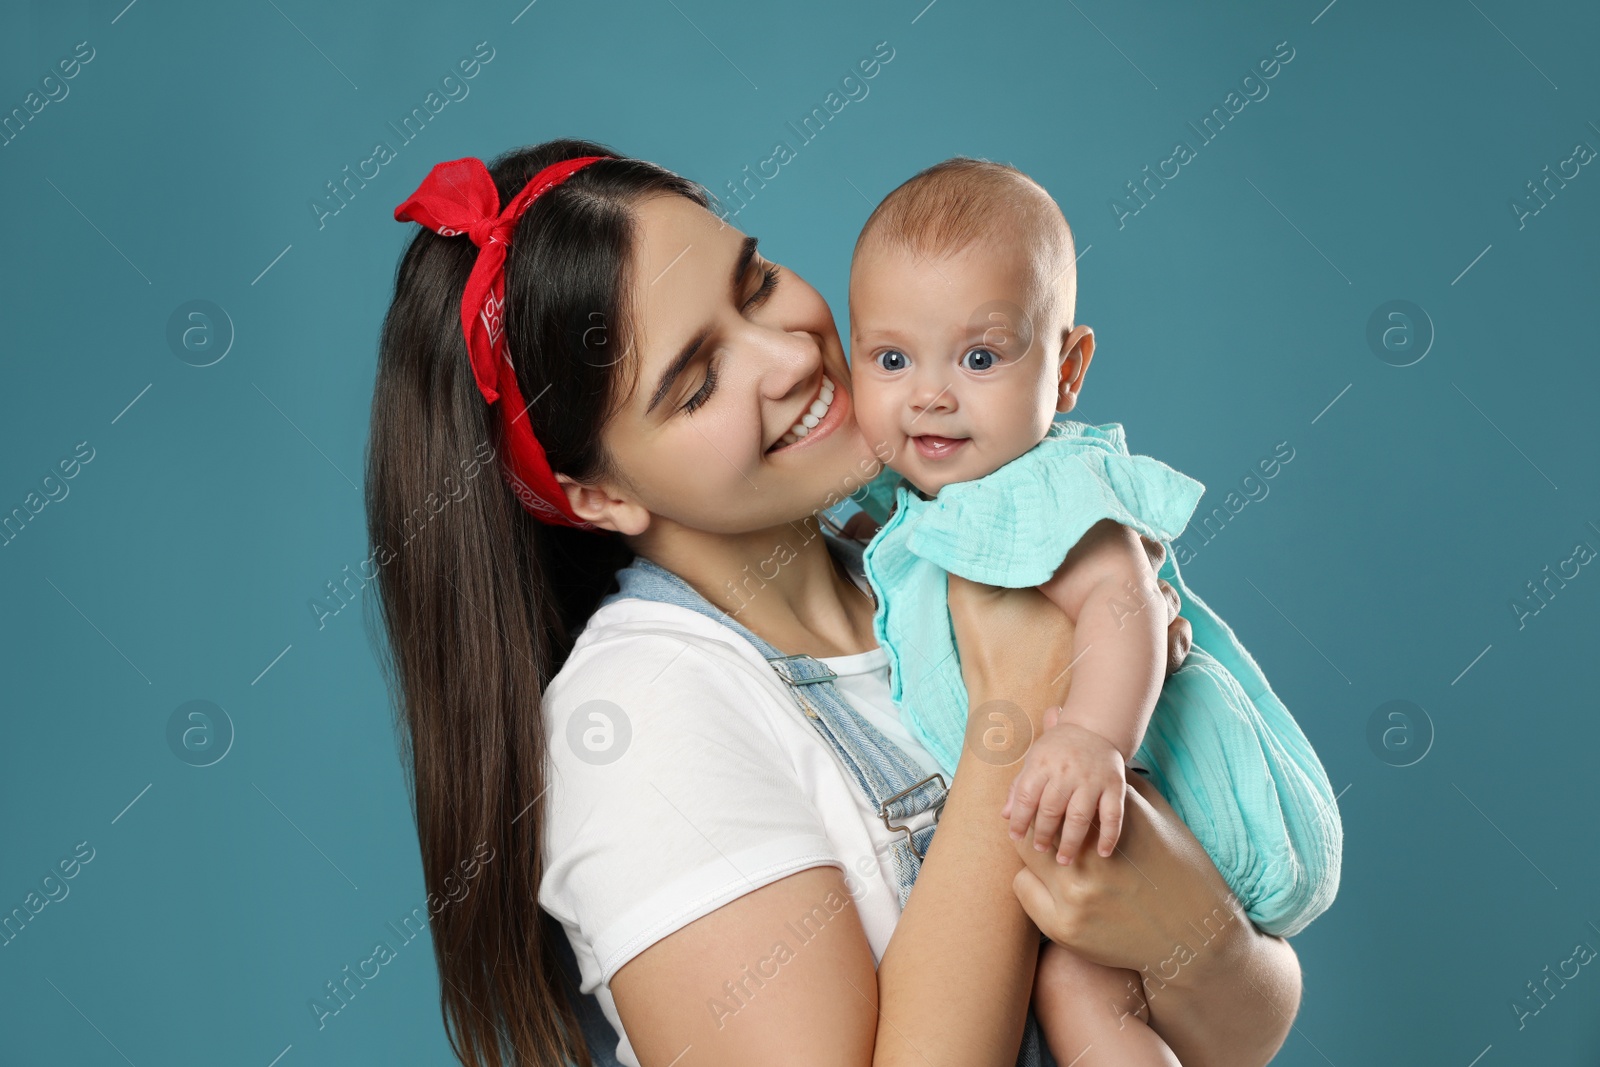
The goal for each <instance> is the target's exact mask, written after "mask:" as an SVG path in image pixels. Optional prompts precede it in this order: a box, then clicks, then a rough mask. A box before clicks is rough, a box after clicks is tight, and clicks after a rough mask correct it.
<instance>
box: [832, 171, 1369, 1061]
mask: <svg viewBox="0 0 1600 1067" xmlns="http://www.w3.org/2000/svg"><path fill="white" fill-rule="evenodd" d="M1076 301H1077V269H1076V257H1075V254H1074V249H1073V240H1072V233H1071V231H1070V229H1069V228H1068V226H1067V222H1066V219H1065V218H1064V217H1063V216H1062V214H1061V211H1060V209H1059V208H1058V207H1057V206H1056V204H1055V202H1054V201H1053V200H1052V199H1051V198H1050V196H1049V194H1048V193H1046V192H1045V190H1044V189H1043V188H1042V187H1040V186H1039V185H1038V184H1037V183H1035V182H1034V181H1032V180H1031V179H1029V178H1028V177H1027V176H1026V175H1024V174H1022V173H1021V172H1020V171H1018V170H1016V169H1015V168H1013V167H1009V166H1004V165H1001V164H997V163H990V162H986V161H983V160H974V159H966V158H956V159H951V160H947V161H946V162H944V163H940V164H938V165H936V166H933V167H930V168H928V169H927V170H925V171H923V172H921V173H920V174H917V175H916V176H915V177H913V178H912V179H911V180H910V181H908V182H906V183H905V184H903V185H901V186H900V187H899V188H897V189H895V190H894V191H893V192H891V193H890V194H889V195H888V197H886V198H885V199H884V201H883V203H881V204H880V205H879V206H878V208H877V209H876V210H875V211H874V212H873V213H872V216H871V217H870V218H869V219H868V220H867V223H866V226H865V227H864V228H863V230H862V232H861V236H860V237H859V238H858V240H857V242H856V248H855V254H854V258H853V260H852V263H851V272H850V335H851V344H850V351H851V378H852V383H853V385H852V395H853V397H854V401H855V408H856V418H857V420H858V422H859V423H860V426H861V428H862V430H863V431H864V432H865V434H866V436H867V439H868V440H869V441H872V442H874V444H875V445H876V444H877V443H878V442H883V443H886V444H887V445H889V447H890V449H892V454H893V457H894V458H893V459H892V460H890V461H889V466H890V467H891V468H892V470H893V472H894V473H895V474H897V475H899V476H900V477H899V478H898V479H897V482H896V484H895V485H894V487H893V490H892V491H893V496H894V509H893V512H892V513H891V514H890V515H889V517H888V519H887V521H886V522H885V523H884V525H883V527H882V529H880V530H879V531H878V532H877V533H876V535H875V536H874V537H873V539H872V541H871V543H870V544H869V545H868V546H867V549H866V553H865V560H866V571H867V577H868V578H869V580H870V582H871V585H872V589H873V591H874V593H875V594H876V597H877V609H876V612H875V615H874V628H875V630H876V633H877V637H878V641H879V644H880V645H881V646H882V647H883V648H885V649H886V650H887V652H888V657H889V662H890V665H891V693H892V695H893V697H894V699H895V701H896V703H897V705H898V706H899V708H900V712H901V715H902V718H903V719H904V720H905V723H906V726H907V729H908V730H909V732H910V733H911V734H912V736H914V737H916V738H917V739H918V740H919V741H920V742H921V743H922V744H923V745H924V746H925V747H926V748H927V749H928V751H929V752H930V753H931V754H932V755H933V756H934V758H935V759H936V760H937V761H938V762H939V763H940V764H941V765H942V766H943V767H944V769H945V770H946V771H947V772H948V773H950V774H953V773H954V770H955V766H956V761H957V760H958V759H959V757H960V754H961V746H962V743H963V738H964V737H965V735H966V717H967V694H966V690H965V687H964V686H963V684H962V680H961V670H960V660H959V657H958V656H957V654H956V647H955V640H954V634H953V630H952V627H951V623H950V617H949V606H948V601H947V599H946V595H947V594H946V591H947V585H946V574H947V573H953V574H959V575H961V576H962V577H964V578H967V579H969V580H972V581H977V582H984V583H987V584H989V585H996V586H1007V587H1011V588H1023V587H1037V588H1038V589H1040V591H1041V592H1043V593H1044V594H1045V596H1047V597H1049V599H1050V600H1051V601H1052V602H1054V603H1055V604H1056V605H1057V606H1058V607H1060V608H1061V610H1062V611H1064V612H1065V613H1066V614H1067V615H1068V616H1069V617H1070V618H1071V619H1072V621H1073V623H1074V650H1073V659H1072V661H1071V663H1061V664H1040V668H1039V669H1041V670H1044V671H1048V672H1049V673H1050V674H1051V675H1053V676H1057V677H1060V676H1063V675H1065V674H1066V672H1067V671H1068V669H1070V670H1071V675H1070V677H1071V688H1070V690H1069V692H1068V695H1067V699H1066V701H1065V703H1064V704H1063V706H1062V708H1061V710H1060V713H1059V716H1058V718H1055V719H1052V718H1050V717H1047V718H1046V720H1045V726H1046V729H1044V730H1043V732H1042V733H1041V734H1040V736H1039V737H1037V738H1036V739H1034V741H1033V743H1032V745H1031V746H1030V747H1029V748H1028V750H1027V754H1026V756H1025V757H1024V759H1023V761H1022V766H1021V770H1020V771H1019V773H1018V774H1017V776H1016V778H1015V780H1014V781H1013V783H1012V787H1011V792H1010V797H1009V799H1008V800H1007V802H1006V805H1005V807H1004V808H1003V809H1002V811H1001V813H1000V814H1001V815H1002V817H1007V818H1009V819H1010V828H1011V836H1012V837H1013V839H1017V840H1021V839H1023V837H1024V834H1025V832H1027V831H1030V830H1031V835H1032V840H1033V844H1034V847H1035V848H1036V849H1040V850H1043V849H1047V848H1050V847H1052V846H1053V847H1054V848H1055V849H1056V851H1057V862H1059V863H1063V864H1066V863H1071V862H1072V860H1073V858H1074V857H1075V856H1076V855H1077V854H1078V853H1079V850H1080V848H1081V847H1082V845H1083V844H1084V843H1085V841H1086V839H1088V838H1089V837H1091V836H1092V837H1094V838H1095V843H1096V847H1097V850H1098V852H1099V853H1100V855H1102V856H1110V855H1111V854H1112V852H1113V850H1114V849H1115V846H1116V844H1117V841H1118V838H1119V835H1120V831H1121V826H1122V819H1123V796H1124V788H1125V784H1126V773H1125V767H1126V766H1129V765H1132V766H1134V767H1135V769H1137V770H1141V771H1143V772H1145V773H1147V774H1148V776H1149V777H1150V779H1151V782H1152V784H1154V785H1155V786H1156V788H1157V789H1158V790H1159V791H1160V792H1161V793H1162V795H1163V796H1164V797H1166V799H1167V800H1168V801H1169V802H1170V803H1171V804H1172V806H1173V808H1174V809H1175V810H1176V811H1177V812H1178V814H1179V815H1180V816H1181V817H1182V818H1183V819H1184V821H1185V822H1186V823H1187V824H1188V825H1189V827H1190V829H1191V830H1192V831H1194V833H1195V835H1196V837H1197V838H1198V839H1199V840H1200V842H1201V844H1202V845H1204V846H1205V847H1206V850H1207V852H1208V854H1210V856H1211V857H1212V859H1213V861H1214V862H1215V863H1216V865H1217V869H1218V871H1219V872H1220V873H1221V874H1222V875H1223V877H1224V879H1225V880H1226V881H1227V882H1228V884H1229V888H1230V889H1231V890H1232V891H1233V892H1234V894H1235V895H1236V896H1237V897H1238V898H1239V900H1240V902H1241V904H1242V905H1243V906H1244V908H1245V911H1246V913H1247V914H1248V915H1249V916H1250V918H1251V920H1252V921H1253V922H1255V924H1256V925H1257V926H1259V927H1261V928H1262V929H1263V930H1266V931H1267V932H1269V933H1278V934H1285V935H1286V934H1290V933H1296V932H1298V931H1299V930H1300V929H1303V928H1304V927H1305V925H1306V924H1308V923H1310V922H1311V920H1312V919H1314V918H1315V917H1316V916H1317V915H1319V914H1320V913H1321V912H1322V911H1323V910H1325V909H1326V908H1327V907H1328V905H1329V904H1330V903H1331V902H1332V900H1333V896H1334V894H1335V893H1336V892H1337V889H1338V881H1339V861H1340V851H1341V847H1342V835H1343V831H1342V827H1341V825H1340V822H1339V815H1338V808H1337V807H1336V805H1335V804H1334V798H1333V790H1332V787H1331V785H1330V783H1329V782H1328V778H1327V774H1326V772H1325V771H1324V770H1323V767H1322V764H1321V762H1320V761H1319V760H1318V759H1317V756H1316V754H1315V752H1314V751H1313V750H1312V748H1311V745H1310V743H1309V742H1308V741H1307V740H1306V738H1305V735H1304V734H1303V733H1302V732H1301V730H1300V728H1299V726H1298V725H1297V724H1296V723H1295V721H1294V719H1293V717H1292V716H1291V715H1290V714H1289V712H1288V710H1287V709H1286V708H1285V707H1284V706H1283V704H1282V703H1281V702H1280V701H1279V700H1278V699H1277V697H1276V696H1275V695H1274V694H1273V692H1272V689H1271V687H1270V686H1269V685H1268V684H1267V681H1266V679H1265V677H1264V676H1263V675H1262V673H1261V671H1260V668H1259V667H1257V666H1256V663H1255V661H1254V660H1253V659H1252V658H1251V657H1250V654H1249V653H1248V652H1247V651H1245V649H1244V648H1243V646H1242V645H1240V643H1239V641H1238V639H1237V638H1236V637H1235V636H1234V634H1233V631H1232V630H1230V629H1229V628H1228V627H1227V626H1226V624H1224V623H1223V622H1222V620H1221V619H1219V618H1217V616H1216V615H1215V614H1214V613H1213V612H1211V610H1210V609H1209V608H1208V607H1206V605H1205V604H1204V603H1203V602H1202V601H1201V600H1200V599H1199V598H1198V597H1196V596H1195V595H1194V594H1193V593H1192V592H1191V591H1189V590H1188V589H1187V587H1186V586H1185V585H1184V583H1183V581H1182V578H1181V576H1180V575H1179V573H1178V570H1177V564H1176V562H1175V560H1174V559H1173V552H1172V551H1171V549H1170V547H1169V549H1168V552H1167V559H1166V562H1165V563H1164V564H1163V565H1162V568H1161V572H1160V574H1159V577H1161V578H1165V579H1167V580H1168V581H1169V582H1170V583H1171V584H1172V585H1173V587H1174V588H1175V589H1176V590H1177V592H1178V594H1179V596H1180V597H1181V599H1182V604H1183V615H1184V617H1185V618H1187V619H1189V621H1190V623H1191V625H1192V627H1193V631H1194V645H1193V649H1192V651H1191V653H1190V655H1189V658H1188V659H1187V660H1186V661H1185V665H1184V667H1183V669H1182V670H1180V671H1178V672H1176V673H1175V674H1173V675H1172V677H1171V678H1170V679H1166V681H1165V683H1163V675H1164V661H1165V653H1166V636H1165V635H1166V611H1165V610H1164V602H1163V600H1162V598H1161V594H1160V592H1159V591H1158V590H1157V587H1156V581H1157V578H1158V575H1157V573H1155V572H1154V571H1153V570H1152V568H1151V564H1150V560H1149V557H1148V556H1147V555H1146V553H1145V550H1144V547H1143V545H1142V543H1141V537H1144V538H1149V539H1151V540H1154V541H1160V542H1164V543H1166V542H1171V541H1172V540H1173V539H1174V538H1176V537H1178V536H1179V535H1180V534H1181V533H1182V532H1183V529H1184V527H1185V526H1186V525H1187V523H1188V521H1189V518H1190V516H1191V515H1192V514H1193V512H1194V509H1195V506H1196V505H1197V504H1198V502H1199V500H1200V497H1201V495H1202V493H1203V492H1204V487H1203V486H1202V485H1201V484H1200V483H1199V482H1197V481H1195V480H1194V479H1192V478H1188V477H1186V476H1184V475H1182V474H1180V473H1178V472H1177V471H1175V470H1173V469H1172V468H1171V467H1168V466H1167V465H1165V464H1163V463H1161V462H1159V461H1157V460H1154V459H1151V458H1150V457H1148V456H1136V455H1131V454H1130V453H1129V452H1128V449H1127V446H1126V444H1125V443H1124V439H1123V431H1122V427H1121V425H1119V424H1117V423H1109V424H1107V425H1104V426H1092V425H1087V424H1084V423H1079V422H1071V421H1066V420H1057V419H1056V418H1055V416H1056V415H1058V414H1065V413H1067V412H1070V411H1071V410H1072V409H1073V408H1074V406H1075V405H1076V404H1077V401H1078V397H1079V394H1080V392H1081V391H1082V389H1083V383H1084V377H1085V375H1086V374H1087V373H1088V370H1089V365H1090V362H1091V360H1092V359H1093V358H1094V354H1095V337H1094V331H1093V330H1091V329H1090V328H1089V327H1088V326H1085V325H1082V324H1079V323H1075V321H1074V316H1075V313H1076ZM880 454H881V453H880ZM1152 605H1161V607H1159V608H1158V609H1157V610H1146V609H1147V608H1149V607H1151V606H1152ZM1005 717H1006V716H1004V714H1003V713H1000V714H999V718H1000V719H1004V718H1005ZM1011 724H1012V725H1013V726H1017V725H1025V720H1022V719H1020V718H1016V717H1012V723H1011ZM997 725H1002V726H1003V725H1005V724H1004V723H1003V722H997ZM979 755H980V757H982V756H983V754H982V753H980V754H979ZM988 758H991V759H992V758H994V757H993V755H992V754H990V755H989V756H988ZM1096 819H1098V824H1099V830H1098V834H1097V835H1096V834H1094V833H1093V823H1094V822H1095V821H1096ZM1197 931H1198V927H1197ZM1201 936H1204V937H1206V938H1207V940H1209V937H1210V936H1212V935H1211V934H1207V933H1205V932H1201ZM1191 948H1192V949H1193V950H1194V951H1204V949H1203V946H1202V945H1201V944H1199V943H1197V944H1196V945H1194V946H1191ZM1036 975H1037V977H1036V980H1035V988H1034V1002H1033V1004H1034V1013H1035V1015H1036V1017H1037V1018H1038V1020H1039V1022H1040V1024H1041V1026H1042V1028H1043V1030H1044V1034H1045V1038H1046V1040H1047V1041H1048V1043H1049V1045H1050V1047H1051V1050H1052V1052H1053V1054H1054V1055H1055V1057H1056V1059H1057V1060H1058V1061H1060V1062H1061V1063H1067V1062H1069V1061H1074V1060H1075V1058H1076V1057H1078V1056H1079V1055H1080V1054H1082V1053H1083V1051H1084V1050H1085V1048H1086V1046H1091V1047H1094V1048H1095V1049H1097V1051H1096V1052H1095V1054H1094V1056H1093V1057H1091V1058H1090V1059H1089V1060H1087V1061H1085V1063H1084V1067H1089V1065H1090V1064H1093V1063H1116V1064H1146V1063H1148V1064H1158V1063H1159V1064H1168V1063H1173V1062H1176V1060H1175V1059H1174V1058H1173V1054H1172V1052H1171V1051H1170V1050H1169V1049H1168V1048H1167V1046H1166V1044H1165V1043H1164V1042H1163V1041H1162V1040H1161V1038H1160V1037H1159V1036H1158V1035H1157V1033H1156V1031H1155V1029H1154V1028H1153V1027H1152V1025H1151V1023H1150V1018H1151V1010H1150V1001H1151V1000H1152V999H1153V998H1154V993H1155V988H1158V985H1157V982H1158V979H1156V978H1154V977H1153V976H1151V975H1150V973H1149V969H1148V968H1146V972H1145V974H1144V975H1141V973H1140V972H1137V971H1130V970H1123V969H1117V968H1110V967H1105V966H1102V965H1100V964H1095V963H1091V962H1089V961H1088V960H1085V959H1083V958H1081V957H1079V956H1077V955H1076V954H1074V953H1073V952H1071V951H1070V950H1069V949H1067V948H1066V947H1064V946H1061V945H1058V944H1053V943H1051V944H1047V945H1046V946H1045V947H1044V950H1043V953H1042V955H1041V957H1040V960H1039V966H1038V969H1037V972H1036ZM1172 977H1173V974H1171V973H1166V974H1162V975H1160V978H1162V979H1168V980H1170V979H1171V978H1172ZM1147 982H1148V983H1150V984H1149V985H1147V984H1146V983H1147Z"/></svg>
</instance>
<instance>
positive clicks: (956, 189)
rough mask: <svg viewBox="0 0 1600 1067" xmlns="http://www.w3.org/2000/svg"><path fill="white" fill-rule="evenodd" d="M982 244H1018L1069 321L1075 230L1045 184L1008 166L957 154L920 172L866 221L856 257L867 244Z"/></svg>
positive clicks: (954, 248)
mask: <svg viewBox="0 0 1600 1067" xmlns="http://www.w3.org/2000/svg"><path fill="white" fill-rule="evenodd" d="M985 239H989V240H1012V241H1017V242H1019V243H1020V244H1021V245H1022V248H1023V250H1024V251H1025V254H1027V255H1029V256H1030V258H1031V259H1032V261H1033V270H1034V278H1035V280H1036V282H1037V283H1038V284H1041V285H1048V284H1049V283H1051V282H1056V283H1057V285H1058V287H1059V288H1058V292H1059V293H1060V294H1061V295H1062V296H1063V297H1064V298H1065V299H1066V300H1067V303H1066V305H1065V307H1066V316H1067V321H1068V322H1071V320H1072V315H1073V311H1074V304H1075V303H1076V301H1077V292H1078V282H1077V271H1076V270H1075V269H1073V268H1074V266H1075V264H1076V258H1077V257H1076V255H1075V252H1074V247H1073V240H1072V228H1071V227H1070V226H1068V225H1067V220H1066V216H1064V215H1063V214H1062V213H1061V208H1060V207H1059V206H1058V205H1057V204H1056V202H1055V200H1054V199H1052V198H1051V196H1050V194H1049V193H1048V192H1046V191H1045V189H1044V187H1043V186H1041V185H1040V184H1039V183H1038V182H1036V181H1034V180H1033V179H1032V178H1030V177H1028V176H1027V175H1026V174H1024V173H1022V171H1020V170H1018V169H1017V168H1016V167H1013V166H1011V165H1010V164H1008V163H994V162H991V161H989V160H987V159H973V158H971V157H969V156H955V157H953V158H951V159H947V160H945V161H944V162H942V163H935V164H934V165H933V166H931V167H928V168H926V169H924V170H921V171H918V172H917V173H916V174H914V175H912V176H911V177H910V178H909V179H907V180H906V181H905V182H903V183H902V184H900V185H899V186H898V187H896V188H895V189H894V191H892V192H891V193H889V195H888V196H886V197H884V198H883V202H882V203H880V204H879V205H878V206H877V208H876V209H875V210H874V211H873V212H872V214H871V215H870V216H868V218H867V222H866V225H864V226H863V227H862V228H861V234H860V236H858V237H857V238H856V246H855V252H854V253H853V255H855V256H859V255H860V254H861V251H862V249H863V248H866V247H868V246H871V245H877V246H879V247H882V248H885V249H889V250H898V251H909V252H912V253H914V254H917V255H923V256H929V257H933V256H939V255H952V254H955V253H957V252H960V251H962V250H963V249H965V248H967V247H968V246H969V245H971V244H974V243H975V242H978V241H981V240H985ZM1041 295H1043V296H1045V297H1046V298H1047V299H1048V296H1049V294H1041Z"/></svg>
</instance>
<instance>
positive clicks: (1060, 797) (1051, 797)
mask: <svg viewBox="0 0 1600 1067" xmlns="http://www.w3.org/2000/svg"><path fill="white" fill-rule="evenodd" d="M1071 797H1072V783H1071V782H1070V781H1062V780H1060V779H1057V778H1047V779H1045V783H1044V792H1043V794H1042V795H1041V796H1040V797H1039V810H1038V812H1037V814H1035V815H1034V819H1033V847H1034V850H1035V851H1037V852H1044V851H1046V850H1047V849H1049V848H1050V846H1051V845H1053V844H1055V840H1056V834H1057V833H1059V832H1060V830H1061V817H1062V816H1063V815H1064V814H1065V813H1066V811H1067V808H1068V804H1069V802H1070V800H1071Z"/></svg>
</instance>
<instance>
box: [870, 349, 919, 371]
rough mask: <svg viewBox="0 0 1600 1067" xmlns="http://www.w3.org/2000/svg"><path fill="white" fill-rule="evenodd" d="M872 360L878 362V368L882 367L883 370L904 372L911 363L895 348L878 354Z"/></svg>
mask: <svg viewBox="0 0 1600 1067" xmlns="http://www.w3.org/2000/svg"><path fill="white" fill-rule="evenodd" d="M873 358H874V359H876V360H877V361H878V366H880V367H882V368H883V369H884V370H904V369H905V368H906V367H907V366H908V365H909V364H910V362H911V361H910V360H908V359H906V354H905V353H904V352H901V351H900V350H899V349H895V348H890V349H886V350H884V351H882V352H879V353H878V354H877V355H876V356H874V357H873Z"/></svg>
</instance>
